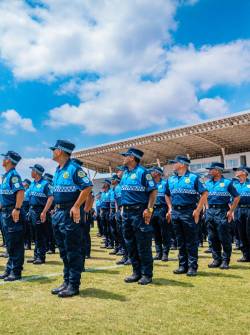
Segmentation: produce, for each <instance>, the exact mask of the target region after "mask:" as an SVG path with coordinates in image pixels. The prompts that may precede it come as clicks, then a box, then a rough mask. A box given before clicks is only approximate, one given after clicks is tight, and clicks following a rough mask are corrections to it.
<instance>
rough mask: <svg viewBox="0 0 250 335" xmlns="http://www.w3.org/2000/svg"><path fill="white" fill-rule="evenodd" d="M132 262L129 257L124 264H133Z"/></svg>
mask: <svg viewBox="0 0 250 335" xmlns="http://www.w3.org/2000/svg"><path fill="white" fill-rule="evenodd" d="M131 264H132V263H131V260H130V259H129V258H128V259H127V260H126V262H125V263H124V265H131Z"/></svg>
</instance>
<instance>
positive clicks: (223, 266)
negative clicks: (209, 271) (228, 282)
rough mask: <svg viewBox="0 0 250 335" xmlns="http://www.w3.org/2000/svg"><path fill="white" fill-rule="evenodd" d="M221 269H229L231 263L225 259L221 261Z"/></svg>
mask: <svg viewBox="0 0 250 335" xmlns="http://www.w3.org/2000/svg"><path fill="white" fill-rule="evenodd" d="M220 269H221V270H228V269H229V264H228V263H227V262H225V261H223V262H222V263H221V266H220Z"/></svg>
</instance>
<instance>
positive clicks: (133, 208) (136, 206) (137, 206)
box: [123, 204, 147, 211]
mask: <svg viewBox="0 0 250 335" xmlns="http://www.w3.org/2000/svg"><path fill="white" fill-rule="evenodd" d="M142 208H144V209H145V208H147V205H143V204H142V205H125V206H123V209H125V210H126V211H133V210H136V209H142Z"/></svg>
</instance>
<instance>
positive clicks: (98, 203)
mask: <svg viewBox="0 0 250 335" xmlns="http://www.w3.org/2000/svg"><path fill="white" fill-rule="evenodd" d="M101 194H102V193H101V192H98V193H97V194H96V196H95V208H96V222H97V228H98V233H97V237H102V236H103V229H102V224H101Z"/></svg>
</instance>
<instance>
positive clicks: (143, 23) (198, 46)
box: [0, 0, 250, 169]
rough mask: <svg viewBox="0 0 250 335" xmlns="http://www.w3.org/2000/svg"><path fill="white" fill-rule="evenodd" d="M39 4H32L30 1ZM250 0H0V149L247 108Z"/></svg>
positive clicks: (32, 148)
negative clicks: (136, 1) (138, 2)
mask: <svg viewBox="0 0 250 335" xmlns="http://www.w3.org/2000/svg"><path fill="white" fill-rule="evenodd" d="M38 4H40V5H39V6H38ZM249 13H250V2H249V1H240V2H239V1H236V0H227V1H226V0H220V1H215V0H198V1H194V0H187V1H185V0H180V1H177V0H176V1H175V0H173V1H172V0H159V1H157V2H156V3H155V4H154V2H152V1H150V0H144V1H142V2H140V4H137V3H135V1H132V0H128V1H126V2H124V1H121V2H120V3H119V2H117V1H113V2H112V1H110V2H109V3H107V2H104V1H102V0H100V1H94V2H91V1H90V2H89V1H82V0H81V1H80V0H73V1H71V2H70V4H69V3H68V2H67V1H66V0H60V1H59V0H53V1H47V0H44V1H42V0H41V1H31V0H30V1H21V0H20V1H14V0H13V1H8V0H3V1H1V4H0V15H1V18H3V19H1V22H0V125H1V129H2V131H1V133H0V150H1V151H3V152H4V151H6V150H10V149H12V150H16V151H18V152H20V153H21V155H22V156H23V157H24V159H25V160H24V162H23V168H24V167H26V165H27V164H29V163H30V162H33V161H39V162H42V163H43V164H44V165H45V166H46V168H48V169H50V166H51V163H50V161H49V160H48V158H49V157H50V152H49V150H47V147H48V146H49V145H51V144H53V143H54V142H55V141H56V139H58V138H65V139H71V140H72V141H73V142H75V143H76V145H77V148H78V149H79V148H84V147H89V146H94V145H97V144H103V143H105V142H110V141H115V140H119V139H123V138H126V137H129V136H135V135H139V134H145V133H147V132H152V131H157V130H161V129H166V128H171V127H176V126H179V125H180V126H181V125H183V124H187V123H194V122H200V121H202V120H205V119H209V118H213V117H217V116H222V117H223V116H225V115H228V114H230V113H234V112H239V111H242V110H247V109H250V99H249V89H250V83H249V81H250V79H249V78H250V17H249V16H250V14H249Z"/></svg>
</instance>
